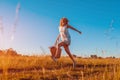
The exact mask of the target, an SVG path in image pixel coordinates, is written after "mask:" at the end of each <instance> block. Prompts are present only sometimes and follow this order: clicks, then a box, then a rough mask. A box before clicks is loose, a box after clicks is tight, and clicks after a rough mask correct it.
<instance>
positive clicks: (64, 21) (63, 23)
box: [60, 18, 68, 26]
mask: <svg viewBox="0 0 120 80" xmlns="http://www.w3.org/2000/svg"><path fill="white" fill-rule="evenodd" d="M67 24H68V19H67V18H61V20H60V26H65V25H67Z"/></svg>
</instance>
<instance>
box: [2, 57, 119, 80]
mask: <svg viewBox="0 0 120 80" xmlns="http://www.w3.org/2000/svg"><path fill="white" fill-rule="evenodd" d="M76 61H77V65H76V68H75V69H73V68H72V61H71V60H70V58H68V57H61V58H60V59H59V60H58V62H56V63H55V62H53V61H52V59H51V58H50V56H0V80H120V59H112V58H111V59H90V58H89V59H84V58H76Z"/></svg>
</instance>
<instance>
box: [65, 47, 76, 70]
mask: <svg viewBox="0 0 120 80" xmlns="http://www.w3.org/2000/svg"><path fill="white" fill-rule="evenodd" d="M64 49H65V51H66V53H67V54H68V55H69V57H70V58H71V60H72V61H73V68H75V65H76V61H75V60H74V58H73V56H72V54H71V52H70V49H69V46H68V45H65V46H64Z"/></svg>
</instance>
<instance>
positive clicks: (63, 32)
mask: <svg viewBox="0 0 120 80" xmlns="http://www.w3.org/2000/svg"><path fill="white" fill-rule="evenodd" d="M59 32H60V37H61V40H62V41H63V42H65V43H67V44H68V45H70V42H71V38H70V34H69V32H68V28H67V25H65V26H60V27H59Z"/></svg>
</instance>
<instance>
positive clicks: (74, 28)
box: [68, 25, 82, 34]
mask: <svg viewBox="0 0 120 80" xmlns="http://www.w3.org/2000/svg"><path fill="white" fill-rule="evenodd" d="M68 28H70V29H72V30H74V31H76V32H78V33H79V34H82V32H81V31H79V30H77V29H76V28H74V27H72V26H70V25H68Z"/></svg>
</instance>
